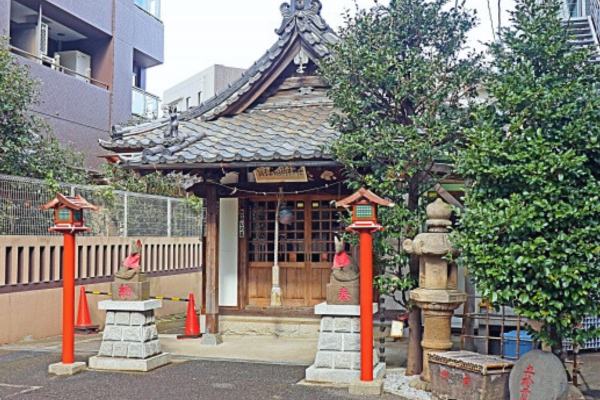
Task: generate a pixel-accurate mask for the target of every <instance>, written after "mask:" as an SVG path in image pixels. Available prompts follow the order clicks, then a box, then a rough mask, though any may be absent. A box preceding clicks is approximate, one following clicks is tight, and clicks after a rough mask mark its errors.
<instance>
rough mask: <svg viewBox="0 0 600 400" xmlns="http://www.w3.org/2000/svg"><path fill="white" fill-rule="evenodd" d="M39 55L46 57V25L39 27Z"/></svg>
mask: <svg viewBox="0 0 600 400" xmlns="http://www.w3.org/2000/svg"><path fill="white" fill-rule="evenodd" d="M40 55H44V56H47V55H48V24H44V23H42V24H41V25H40Z"/></svg>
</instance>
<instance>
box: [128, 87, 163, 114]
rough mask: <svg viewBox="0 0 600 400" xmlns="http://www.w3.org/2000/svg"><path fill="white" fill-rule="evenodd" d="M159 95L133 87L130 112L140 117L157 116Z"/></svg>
mask: <svg viewBox="0 0 600 400" xmlns="http://www.w3.org/2000/svg"><path fill="white" fill-rule="evenodd" d="M159 103H160V97H158V96H156V95H153V94H152V93H148V92H146V91H145V90H142V89H140V88H137V87H133V90H132V99H131V113H132V114H133V115H134V116H136V117H139V118H142V119H156V118H158V107H159Z"/></svg>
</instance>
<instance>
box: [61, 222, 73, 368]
mask: <svg viewBox="0 0 600 400" xmlns="http://www.w3.org/2000/svg"><path fill="white" fill-rule="evenodd" d="M63 257H64V258H63V337H62V362H63V364H73V363H74V362H75V233H68V232H64V245H63Z"/></svg>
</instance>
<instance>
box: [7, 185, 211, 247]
mask: <svg viewBox="0 0 600 400" xmlns="http://www.w3.org/2000/svg"><path fill="white" fill-rule="evenodd" d="M59 190H60V192H61V193H63V194H65V195H79V196H82V197H83V198H85V199H86V200H88V201H89V202H91V203H92V204H95V205H97V206H99V207H100V210H99V211H97V212H87V213H86V215H85V224H86V226H88V227H89V228H90V229H91V232H90V233H86V234H84V236H113V237H114V236H125V237H127V236H129V237H138V236H144V237H148V236H152V237H196V238H198V237H200V235H201V229H202V216H201V215H199V214H198V213H196V212H195V211H193V210H192V209H191V208H190V207H188V203H187V202H186V201H185V199H177V198H170V197H162V196H152V195H146V194H140V193H131V192H123V191H118V190H115V191H113V190H111V188H110V187H107V186H87V185H69V184H59ZM52 191H53V188H51V187H50V186H49V185H48V184H47V183H46V182H45V181H42V180H38V179H30V178H22V177H15V176H7V175H0V235H13V236H14V235H35V236H53V235H55V234H53V233H51V232H48V228H49V227H51V226H53V225H54V216H53V213H51V212H45V211H41V210H40V206H41V205H43V204H46V203H47V202H49V201H50V200H51V199H52V198H53V197H54V196H53V194H52Z"/></svg>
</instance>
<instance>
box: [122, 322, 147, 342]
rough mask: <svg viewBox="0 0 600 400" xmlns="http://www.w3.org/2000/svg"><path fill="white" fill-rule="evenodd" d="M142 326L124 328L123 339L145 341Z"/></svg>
mask: <svg viewBox="0 0 600 400" xmlns="http://www.w3.org/2000/svg"><path fill="white" fill-rule="evenodd" d="M142 329H143V328H142V327H141V326H126V327H124V328H123V341H126V342H139V343H141V342H143V333H142Z"/></svg>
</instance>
